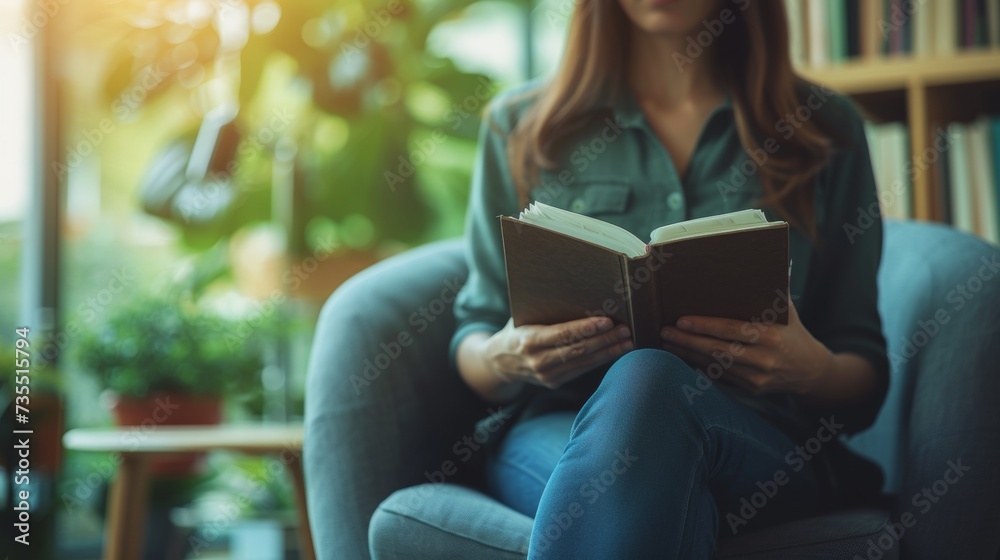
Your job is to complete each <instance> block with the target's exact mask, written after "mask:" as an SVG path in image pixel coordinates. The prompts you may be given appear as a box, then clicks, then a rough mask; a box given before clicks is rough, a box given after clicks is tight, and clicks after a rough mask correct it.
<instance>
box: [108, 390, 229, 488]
mask: <svg viewBox="0 0 1000 560" xmlns="http://www.w3.org/2000/svg"><path fill="white" fill-rule="evenodd" d="M110 408H111V412H112V413H113V414H114V416H115V421H116V423H117V424H118V426H122V427H128V426H134V428H133V429H131V430H126V431H125V434H124V435H123V436H122V437H123V438H126V439H127V440H128V441H133V442H135V445H137V446H138V445H141V444H142V440H143V439H144V438H146V437H147V436H148V434H149V433H151V432H153V431H155V430H156V428H157V427H158V426H213V425H216V424H219V423H220V422H221V421H222V398H221V397H205V396H196V395H187V394H183V393H152V394H150V395H147V396H144V397H121V396H118V395H113V396H112V397H111V404H110ZM204 455H205V454H204V453H182V454H174V455H163V456H158V457H155V458H153V459H152V460H151V461H150V463H149V471H150V474H152V475H153V476H158V477H184V476H190V475H192V474H195V473H197V472H198V470H199V469H200V467H201V463H202V462H203V459H204Z"/></svg>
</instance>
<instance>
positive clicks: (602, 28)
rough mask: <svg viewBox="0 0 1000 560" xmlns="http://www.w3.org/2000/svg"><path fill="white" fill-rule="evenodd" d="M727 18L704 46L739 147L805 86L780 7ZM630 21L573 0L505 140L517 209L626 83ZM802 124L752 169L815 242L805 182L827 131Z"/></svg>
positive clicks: (591, 2) (769, 126)
mask: <svg viewBox="0 0 1000 560" xmlns="http://www.w3.org/2000/svg"><path fill="white" fill-rule="evenodd" d="M720 4H721V5H722V7H720V11H721V9H723V7H728V8H729V9H730V10H731V11H732V12H734V13H735V17H736V20H735V21H734V22H733V23H732V24H730V25H727V26H726V28H725V30H724V31H723V32H722V33H721V34H720V35H719V36H718V38H717V39H716V41H715V44H713V45H712V48H713V49H715V50H714V52H713V55H714V56H715V60H716V61H717V64H720V65H721V67H720V68H718V71H719V75H720V76H722V77H723V79H724V80H726V82H727V83H726V84H725V85H726V86H727V87H728V89H729V92H730V94H731V95H732V100H733V109H734V115H735V120H736V127H737V130H738V131H739V137H740V141H741V143H742V144H743V147H744V149H746V150H747V151H748V152H749V151H754V150H756V149H758V148H760V146H761V144H762V143H764V141H765V140H766V139H767V138H770V137H772V134H773V131H774V128H775V126H776V124H777V123H778V122H779V121H780V120H781V119H782V118H783V117H785V116H786V115H788V114H790V113H791V114H795V113H796V110H797V109H798V108H799V107H800V106H801V104H802V99H801V97H800V92H802V91H804V90H805V87H806V86H808V84H807V83H806V82H804V81H803V80H802V79H801V78H799V77H798V76H797V75H796V74H795V72H794V71H793V69H792V64H791V60H790V57H789V53H788V50H789V49H788V22H787V19H786V16H785V10H784V4H783V3H782V2H767V3H766V5H764V4H765V3H764V2H759V1H754V0H745V1H744V2H742V3H738V2H735V0H734V2H733V6H731V7H729V6H728V4H729V2H720ZM631 25H632V24H631V22H630V20H629V19H628V16H627V15H626V14H625V12H624V10H623V9H622V8H621V6H620V5H619V3H618V0H579V2H578V4H577V6H576V9H575V11H574V13H573V17H572V19H571V21H570V24H569V33H568V37H567V43H566V50H565V52H564V54H563V59H562V62H561V64H560V66H559V68H558V69H557V71H556V73H555V75H554V76H553V77H552V79H551V80H550V81H549V82H548V83H546V84H545V86H544V87H542V88H541V89H540V90H539V91H537V97H536V99H535V102H534V103H533V104H532V106H531V108H530V109H529V110H528V111H527V112H526V113H525V115H524V116H523V117H522V118H521V119H520V121H519V122H518V124H517V126H516V127H515V129H514V131H513V132H512V134H511V137H510V140H509V142H508V158H509V163H510V168H511V174H512V177H513V179H514V182H515V185H516V187H517V191H518V197H519V200H520V203H521V204H522V205H525V204H527V201H528V190H529V188H530V186H531V184H532V183H533V182H535V180H536V179H537V174H538V171H539V170H540V169H542V168H544V169H554V168H555V167H556V166H557V163H556V161H557V157H558V150H559V149H560V147H561V145H562V144H563V142H564V141H566V140H568V139H569V138H570V137H571V136H572V135H573V133H574V132H576V131H578V130H579V129H580V128H582V127H584V126H586V125H587V124H588V123H589V122H591V120H592V119H593V118H594V116H595V111H599V110H600V109H602V108H605V107H607V101H608V99H613V98H615V96H617V95H619V94H620V93H619V92H620V91H621V88H624V87H627V84H626V74H625V72H626V64H625V61H627V60H629V45H630V41H629V31H630V28H631ZM796 124H797V125H798V124H800V125H801V126H800V127H798V128H796V129H795V131H794V134H792V135H791V136H790V137H788V138H782V139H780V149H779V150H776V151H774V153H770V154H769V155H768V158H767V160H766V161H765V163H764V165H762V166H761V167H760V183H761V187H762V189H763V192H764V197H763V200H762V202H763V203H764V204H765V205H768V206H770V207H772V208H773V209H774V210H775V212H776V213H777V214H778V215H779V216H781V217H782V219H784V220H786V221H787V222H789V224H791V225H792V226H793V227H795V228H797V229H799V230H800V231H803V232H805V233H807V234H808V235H809V236H810V237H815V224H816V219H815V218H816V216H815V210H814V206H813V201H814V198H815V193H814V188H813V179H814V177H815V176H816V174H817V173H818V172H819V171H820V169H822V168H823V166H824V165H825V164H826V162H827V160H828V158H829V154H830V151H831V138H832V137H836V136H838V135H837V133H836V132H835V131H831V130H822V129H821V128H820V127H821V126H822V123H818V122H813V120H809V119H807V120H803V121H797V122H796Z"/></svg>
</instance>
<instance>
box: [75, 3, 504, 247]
mask: <svg viewBox="0 0 1000 560" xmlns="http://www.w3.org/2000/svg"><path fill="white" fill-rule="evenodd" d="M470 3H471V1H470V0H436V1H425V2H415V1H413V0H338V1H336V2H333V1H329V0H323V1H316V0H302V1H290V2H281V3H276V2H273V1H270V0H247V1H243V0H220V1H218V2H208V1H206V0H148V1H142V2H139V1H136V0H124V1H123V0H95V2H94V4H95V9H92V10H89V11H88V14H89V17H90V18H92V20H91V21H89V22H84V23H85V28H86V29H88V30H89V33H91V38H92V39H93V40H95V41H105V42H113V43H114V45H115V47H114V49H113V53H114V54H113V56H112V58H111V59H110V61H109V62H108V64H107V65H106V72H105V74H104V76H103V78H102V83H103V92H104V95H105V98H106V99H105V101H106V102H107V103H108V106H109V107H110V110H111V112H112V114H113V115H114V116H115V118H118V119H121V120H129V119H142V118H144V115H143V112H142V111H141V110H140V107H142V106H145V105H148V104H150V103H153V102H155V101H156V100H157V99H159V98H160V97H168V98H170V99H171V100H174V101H176V100H177V99H181V100H188V101H189V102H190V103H191V104H192V106H193V108H194V109H195V113H198V112H201V113H204V112H206V111H207V110H208V109H210V108H211V107H213V106H215V105H217V104H219V103H222V102H228V103H232V104H234V105H236V106H238V108H239V109H238V116H237V119H236V125H237V130H238V132H239V146H238V148H236V149H235V150H234V155H233V158H232V161H231V162H230V164H229V165H228V166H226V172H225V174H226V176H227V178H231V180H232V181H233V184H234V185H235V186H236V189H237V192H238V197H237V202H236V204H235V207H234V208H233V209H232V211H231V212H230V214H229V215H228V217H227V219H226V220H225V221H224V222H223V223H219V224H216V225H214V226H213V227H212V228H208V229H206V228H204V227H194V226H192V225H191V224H186V225H185V224H183V223H181V226H182V229H183V231H184V236H185V239H186V241H187V242H188V244H190V245H194V246H197V247H206V246H210V245H211V244H213V243H215V242H216V241H218V240H219V239H220V238H223V237H226V236H228V235H230V234H231V233H233V232H234V231H235V230H236V229H238V228H240V227H242V226H244V225H246V224H249V223H253V222H256V221H266V220H270V219H272V217H273V216H274V214H275V210H276V208H275V207H273V203H274V200H275V199H276V198H277V199H279V200H281V199H282V198H283V197H286V194H285V193H280V194H279V196H278V197H275V195H274V193H272V188H271V187H272V184H274V183H275V176H276V168H275V159H276V154H278V157H279V158H280V157H282V156H281V154H282V153H284V154H286V156H288V157H291V158H292V160H293V161H294V162H295V164H294V172H293V174H294V183H295V184H296V189H295V190H294V192H291V193H287V198H288V199H289V200H290V201H291V202H290V204H291V207H292V208H291V215H292V218H293V220H292V223H293V231H292V239H291V240H290V247H291V249H292V250H293V251H295V250H298V251H300V252H302V251H309V250H315V248H316V247H315V239H316V238H317V237H318V235H317V232H321V233H322V235H323V236H326V237H329V236H330V235H331V234H332V235H333V236H334V238H335V239H337V240H338V241H339V242H340V243H342V244H343V245H345V246H348V247H353V248H365V247H370V246H372V245H374V244H378V243H381V242H393V241H394V242H402V243H403V244H407V245H410V244H416V243H420V242H422V241H425V240H428V239H433V238H437V237H442V236H447V235H456V234H458V233H460V232H461V217H462V214H463V211H464V207H465V201H466V196H467V195H466V192H467V190H468V184H469V179H470V171H471V163H472V158H473V154H474V146H475V134H476V131H477V130H478V127H479V117H480V114H481V113H482V111H483V109H484V107H485V105H486V103H487V102H488V101H489V98H490V97H491V96H492V95H493V93H494V91H495V86H494V84H493V83H492V82H491V81H490V80H489V79H488V78H487V77H485V76H483V75H479V74H475V73H469V72H464V71H462V70H460V69H458V68H457V67H456V66H455V64H454V63H453V62H452V61H451V60H449V59H447V58H442V57H439V56H436V55H434V54H432V53H431V52H429V51H428V49H427V39H428V35H429V34H430V32H431V30H432V29H433V28H434V26H435V25H436V24H437V23H439V22H441V21H445V20H448V19H449V18H456V17H460V15H461V13H462V10H463V9H464V8H465V7H466V6H467V5H468V4H470ZM178 91H179V92H182V93H184V94H185V95H183V96H180V97H176V98H175V97H173V96H171V95H169V94H171V93H174V94H176V93H177V92H178ZM187 126H188V130H186V131H185V132H184V133H183V134H181V138H188V139H190V138H193V136H194V134H195V132H196V130H197V126H198V121H197V120H196V119H192V121H191V122H190V123H188V125H187ZM122 157H127V155H123V156H122ZM279 182H280V181H279ZM282 204H283V203H282Z"/></svg>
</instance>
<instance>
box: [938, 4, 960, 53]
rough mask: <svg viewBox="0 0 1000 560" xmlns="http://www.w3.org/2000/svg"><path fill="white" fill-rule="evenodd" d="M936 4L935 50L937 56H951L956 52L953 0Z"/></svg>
mask: <svg viewBox="0 0 1000 560" xmlns="http://www.w3.org/2000/svg"><path fill="white" fill-rule="evenodd" d="M935 2H936V3H935V4H934V23H935V30H934V50H935V52H936V53H937V54H951V53H952V52H954V51H955V44H956V42H957V40H956V35H955V33H956V27H957V25H956V21H955V5H954V4H953V3H952V2H953V0H935Z"/></svg>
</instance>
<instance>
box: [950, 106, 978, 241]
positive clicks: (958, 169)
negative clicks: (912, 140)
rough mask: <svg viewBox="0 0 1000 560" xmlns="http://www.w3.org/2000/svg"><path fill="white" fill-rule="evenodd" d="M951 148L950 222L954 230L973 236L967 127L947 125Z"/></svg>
mask: <svg viewBox="0 0 1000 560" xmlns="http://www.w3.org/2000/svg"><path fill="white" fill-rule="evenodd" d="M948 136H949V138H950V139H951V142H952V144H951V148H949V150H948V186H949V193H950V194H951V220H952V222H951V223H952V225H953V226H955V228H957V229H960V230H962V231H965V232H968V233H972V234H975V233H976V222H975V218H974V211H973V208H972V189H971V188H970V185H969V156H968V151H969V142H968V134H967V126H966V125H965V124H962V123H951V124H949V125H948Z"/></svg>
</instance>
